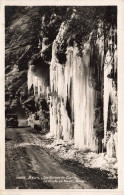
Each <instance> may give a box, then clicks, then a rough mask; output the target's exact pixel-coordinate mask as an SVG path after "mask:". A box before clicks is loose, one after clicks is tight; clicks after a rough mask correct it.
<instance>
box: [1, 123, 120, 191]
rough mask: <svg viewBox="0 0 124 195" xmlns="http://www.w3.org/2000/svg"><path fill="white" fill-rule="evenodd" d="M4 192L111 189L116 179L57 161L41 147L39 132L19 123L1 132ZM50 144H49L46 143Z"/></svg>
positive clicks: (76, 165)
mask: <svg viewBox="0 0 124 195" xmlns="http://www.w3.org/2000/svg"><path fill="white" fill-rule="evenodd" d="M5 135H6V136H5V144H6V147H5V149H6V150H5V160H6V161H5V179H6V181H5V183H6V186H5V187H6V189H15V188H17V189H115V188H117V185H118V182H117V179H114V178H109V177H108V172H107V171H103V170H100V169H98V168H89V167H85V166H83V165H82V164H80V163H78V162H77V161H75V160H76V159H73V160H66V159H65V160H64V159H59V157H58V156H57V155H56V154H53V153H51V151H50V150H48V149H47V148H45V147H44V144H47V142H46V141H45V140H44V136H43V134H42V133H41V132H38V131H36V130H33V129H32V128H31V127H27V126H26V121H25V120H20V121H19V127H18V128H6V132H5ZM49 144H50V143H49Z"/></svg>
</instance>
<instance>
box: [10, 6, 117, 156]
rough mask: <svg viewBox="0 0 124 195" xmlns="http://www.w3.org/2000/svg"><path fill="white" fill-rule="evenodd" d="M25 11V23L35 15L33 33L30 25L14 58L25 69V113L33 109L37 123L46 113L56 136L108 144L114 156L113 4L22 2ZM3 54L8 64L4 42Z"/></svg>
mask: <svg viewBox="0 0 124 195" xmlns="http://www.w3.org/2000/svg"><path fill="white" fill-rule="evenodd" d="M15 9H17V8H15ZM34 9H35V12H34V11H33V10H34ZM25 11H26V12H25V14H26V15H28V16H25V17H26V20H27V25H28V23H29V21H28V17H29V18H30V17H31V13H32V15H33V13H35V15H33V17H34V19H33V25H34V24H35V21H34V20H36V18H37V20H36V21H38V22H37V23H36V24H35V25H34V28H33V33H34V34H33V33H31V32H32V30H31V27H30V26H29V27H30V28H29V31H30V34H31V40H28V42H27V43H25V44H27V45H28V47H26V48H27V49H26V51H24V54H23V55H22V54H21V56H20V58H19V60H17V61H16V60H15V61H14V63H15V64H17V65H18V67H19V71H27V88H28V89H27V93H28V97H27V99H26V100H25V101H23V104H24V105H25V107H26V109H27V111H28V115H32V114H34V113H37V115H38V116H39V119H40V120H41V125H43V121H45V119H46V118H47V120H46V122H45V124H47V123H48V121H49V123H50V127H49V125H45V126H44V128H50V134H51V135H52V136H54V137H55V139H57V140H61V139H62V140H65V141H66V142H68V141H69V140H72V141H73V142H74V145H75V147H76V148H78V149H80V150H83V151H97V152H99V153H101V152H105V151H106V150H107V154H108V156H110V157H117V107H118V101H117V9H116V7H110V6H108V7H105V6H104V7H66V6H65V7H64V6H63V7H52V6H51V7H44V9H43V8H40V7H35V8H33V7H30V8H29V7H25ZM16 14H17V12H16ZM22 15H24V13H22ZM21 18H22V16H21ZM23 19H24V18H23ZM13 21H14V19H13ZM30 21H31V20H30ZM16 22H17V21H16ZM31 24H32V23H31ZM7 25H9V24H7ZM11 25H12V24H11ZM11 25H10V26H11ZM8 28H10V27H7V29H8ZM11 28H12V27H11ZM13 28H14V27H13ZM35 28H37V31H36V32H35ZM26 29H27V27H26ZM23 30H24V29H23ZM7 32H8V33H7V38H6V39H7V40H8V34H9V31H7ZM32 34H33V35H32ZM24 35H25V34H24ZM24 35H23V36H24ZM29 38H30V36H29ZM25 41H26V39H25ZM29 42H30V47H29ZM8 45H9V43H8ZM8 45H7V47H8ZM10 49H11V47H10ZM19 54H20V50H19V53H18V56H19ZM6 55H7V57H6V59H7V60H6V65H7V67H9V66H10V65H8V63H10V61H9V57H10V52H9V50H8V48H7V50H6ZM13 55H14V54H13ZM16 58H17V55H16ZM8 61H9V62H8ZM14 63H13V61H11V64H12V65H11V66H13V65H14ZM41 112H42V114H41ZM47 130H48V129H47Z"/></svg>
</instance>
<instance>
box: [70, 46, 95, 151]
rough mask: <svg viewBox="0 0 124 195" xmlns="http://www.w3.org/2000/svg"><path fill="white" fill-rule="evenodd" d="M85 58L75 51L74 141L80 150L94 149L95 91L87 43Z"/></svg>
mask: <svg viewBox="0 0 124 195" xmlns="http://www.w3.org/2000/svg"><path fill="white" fill-rule="evenodd" d="M85 47H86V48H85V50H84V51H83V57H82V58H80V57H78V56H77V53H78V49H77V48H75V49H74V56H73V63H74V73H73V75H74V77H73V79H74V89H73V90H74V122H75V124H74V140H75V146H76V147H77V148H80V149H83V150H85V149H94V144H93V140H94V130H93V122H94V89H93V88H90V86H89V80H90V75H91V74H90V68H89V65H90V51H89V50H90V45H89V43H87V45H85Z"/></svg>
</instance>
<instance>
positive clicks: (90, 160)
mask: <svg viewBox="0 0 124 195" xmlns="http://www.w3.org/2000/svg"><path fill="white" fill-rule="evenodd" d="M44 138H45V142H47V144H44V146H45V147H46V148H47V149H49V150H50V152H51V153H52V154H55V155H57V156H58V157H59V158H61V159H63V160H67V159H70V160H71V159H72V160H75V161H77V162H79V163H81V164H82V165H84V166H85V167H90V168H100V169H101V170H107V171H109V174H108V176H109V177H110V178H117V168H118V163H117V159H116V158H109V157H108V156H107V154H106V153H100V154H97V153H95V152H87V153H86V152H82V151H79V149H76V148H75V147H74V142H73V141H64V140H54V137H53V136H52V135H51V134H50V133H49V134H47V135H45V136H44Z"/></svg>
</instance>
